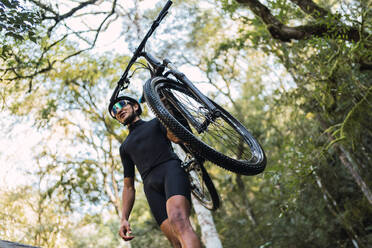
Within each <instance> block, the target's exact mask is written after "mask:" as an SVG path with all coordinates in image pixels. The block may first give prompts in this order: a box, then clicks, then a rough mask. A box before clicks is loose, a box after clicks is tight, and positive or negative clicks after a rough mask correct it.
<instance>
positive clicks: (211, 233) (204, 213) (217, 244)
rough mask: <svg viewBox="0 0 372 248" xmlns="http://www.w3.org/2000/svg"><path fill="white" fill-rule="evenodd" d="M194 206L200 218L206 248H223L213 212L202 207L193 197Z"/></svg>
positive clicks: (202, 237)
mask: <svg viewBox="0 0 372 248" xmlns="http://www.w3.org/2000/svg"><path fill="white" fill-rule="evenodd" d="M192 204H193V207H194V210H195V213H196V216H197V218H198V222H199V226H200V229H201V234H202V236H201V239H202V242H203V244H204V246H205V247H206V248H222V243H221V240H220V238H219V237H218V233H217V230H216V226H215V224H214V221H213V217H212V214H211V211H209V210H208V209H206V208H205V207H204V206H202V205H201V204H200V202H199V201H198V200H197V199H195V197H194V196H192Z"/></svg>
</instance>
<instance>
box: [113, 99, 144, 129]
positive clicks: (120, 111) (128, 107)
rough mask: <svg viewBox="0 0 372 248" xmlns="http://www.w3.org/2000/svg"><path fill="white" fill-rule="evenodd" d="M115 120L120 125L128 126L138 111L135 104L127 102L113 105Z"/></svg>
mask: <svg viewBox="0 0 372 248" xmlns="http://www.w3.org/2000/svg"><path fill="white" fill-rule="evenodd" d="M114 108H115V110H116V111H115V112H116V114H115V118H116V119H117V120H118V121H119V122H120V123H122V124H125V125H126V124H130V123H129V122H131V121H133V119H134V117H135V115H136V113H135V111H136V110H137V109H138V106H137V104H133V105H132V104H130V103H129V102H128V101H125V102H123V101H121V102H120V103H119V104H118V103H117V104H115V106H114Z"/></svg>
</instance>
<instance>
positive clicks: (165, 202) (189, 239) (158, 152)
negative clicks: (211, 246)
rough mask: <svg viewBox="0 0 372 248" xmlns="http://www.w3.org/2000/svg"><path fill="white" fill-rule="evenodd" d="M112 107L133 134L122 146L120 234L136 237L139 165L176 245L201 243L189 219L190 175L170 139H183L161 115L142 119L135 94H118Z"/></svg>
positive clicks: (153, 206)
mask: <svg viewBox="0 0 372 248" xmlns="http://www.w3.org/2000/svg"><path fill="white" fill-rule="evenodd" d="M109 111H110V113H111V115H112V116H113V117H114V118H115V119H117V120H118V121H119V122H120V123H122V124H123V125H126V126H128V128H129V135H128V137H127V138H126V139H125V141H124V142H123V144H122V145H121V146H120V156H121V160H122V163H123V167H124V189H123V193H122V201H123V206H122V217H121V224H120V230H119V235H120V236H121V237H122V238H123V239H124V240H125V241H130V240H132V239H133V238H134V236H133V235H132V233H131V228H130V224H129V216H130V213H131V210H132V207H133V204H134V201H135V188H134V165H136V167H137V169H138V171H139V173H140V175H141V177H142V181H143V184H144V191H145V194H146V198H147V201H148V203H149V205H150V209H151V212H152V214H153V215H154V217H155V219H156V221H157V223H158V225H159V226H160V229H161V230H162V232H163V233H164V234H165V235H166V237H167V238H168V240H169V241H170V242H171V244H172V245H173V247H201V244H200V240H199V238H198V236H197V235H196V233H195V232H194V230H193V228H192V226H191V223H190V220H189V216H190V206H191V200H190V186H189V181H188V177H187V174H186V172H185V171H184V170H183V169H182V168H181V166H180V163H181V161H180V159H179V158H178V157H177V155H176V154H175V153H174V152H173V149H172V146H171V142H170V140H172V141H174V142H179V140H178V139H177V138H176V137H175V136H174V135H172V133H170V132H169V131H167V129H165V128H164V126H163V125H162V124H161V123H160V122H159V120H158V119H156V118H155V119H152V120H150V121H143V120H141V118H140V115H141V113H142V109H141V106H140V104H139V103H138V102H137V101H136V100H135V99H134V98H132V97H129V96H121V97H118V98H117V99H116V101H114V102H113V103H111V104H110V106H109Z"/></svg>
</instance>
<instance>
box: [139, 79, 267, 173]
mask: <svg viewBox="0 0 372 248" xmlns="http://www.w3.org/2000/svg"><path fill="white" fill-rule="evenodd" d="M144 95H145V99H146V101H147V103H148V105H149V106H150V108H151V109H152V111H153V112H154V114H155V115H156V116H157V118H158V119H159V120H160V121H161V122H162V123H163V125H164V126H166V127H167V128H168V129H170V130H171V131H172V132H173V133H174V134H175V135H176V136H177V137H178V138H179V139H181V140H183V141H184V142H185V143H186V144H187V145H188V146H189V147H190V148H191V149H192V150H193V152H195V153H197V154H198V155H200V156H202V157H204V158H205V159H207V160H209V161H211V162H213V163H215V164H217V165H218V166H220V167H222V168H224V169H227V170H230V171H232V172H235V173H238V174H242V175H256V174H259V173H261V172H262V171H263V170H264V168H265V165H266V156H265V153H264V151H263V149H262V148H261V146H260V144H259V143H258V141H257V140H256V139H255V138H254V137H253V136H252V135H251V133H250V132H249V131H248V130H247V129H246V128H245V127H244V126H243V125H242V124H241V123H240V122H239V121H238V120H236V119H235V118H234V117H233V116H232V115H231V114H229V113H228V112H227V111H226V110H225V109H223V108H222V107H221V106H219V105H218V104H217V103H215V102H213V101H212V103H213V104H214V106H215V107H216V108H217V110H219V111H220V112H221V115H220V117H218V118H215V119H211V118H210V113H208V109H207V108H206V106H204V104H203V103H202V102H200V101H199V100H198V98H196V97H195V96H194V95H193V94H192V93H191V92H190V90H189V89H188V88H186V86H184V85H182V84H180V83H178V82H177V81H175V80H172V79H169V78H164V77H155V78H152V79H150V80H149V81H147V82H146V84H145V86H144ZM161 98H166V100H167V101H168V102H169V103H170V104H171V105H172V107H173V108H175V109H176V110H177V111H176V112H177V113H180V114H181V115H182V120H180V118H179V116H178V115H179V114H177V115H175V114H174V111H169V110H168V109H167V108H166V107H165V106H164V104H163V102H162V101H161V100H160V99H161ZM171 112H173V113H171ZM185 121H187V124H186V123H185ZM203 123H208V124H207V125H208V126H207V128H204V130H203V131H202V132H200V130H199V129H198V125H199V126H200V125H201V124H203Z"/></svg>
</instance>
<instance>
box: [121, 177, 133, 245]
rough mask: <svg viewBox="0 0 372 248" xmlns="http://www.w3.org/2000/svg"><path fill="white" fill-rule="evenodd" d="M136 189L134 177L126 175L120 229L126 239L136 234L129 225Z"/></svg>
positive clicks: (130, 238)
mask: <svg viewBox="0 0 372 248" xmlns="http://www.w3.org/2000/svg"><path fill="white" fill-rule="evenodd" d="M135 194H136V190H135V188H134V178H133V177H125V178H124V188H123V193H122V202H123V206H122V212H121V221H120V230H119V235H120V237H122V238H123V239H124V240H125V241H129V240H132V239H133V238H134V236H132V235H131V233H132V232H131V229H130V225H129V221H128V219H129V215H130V212H131V211H132V208H133V205H134V200H135Z"/></svg>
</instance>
